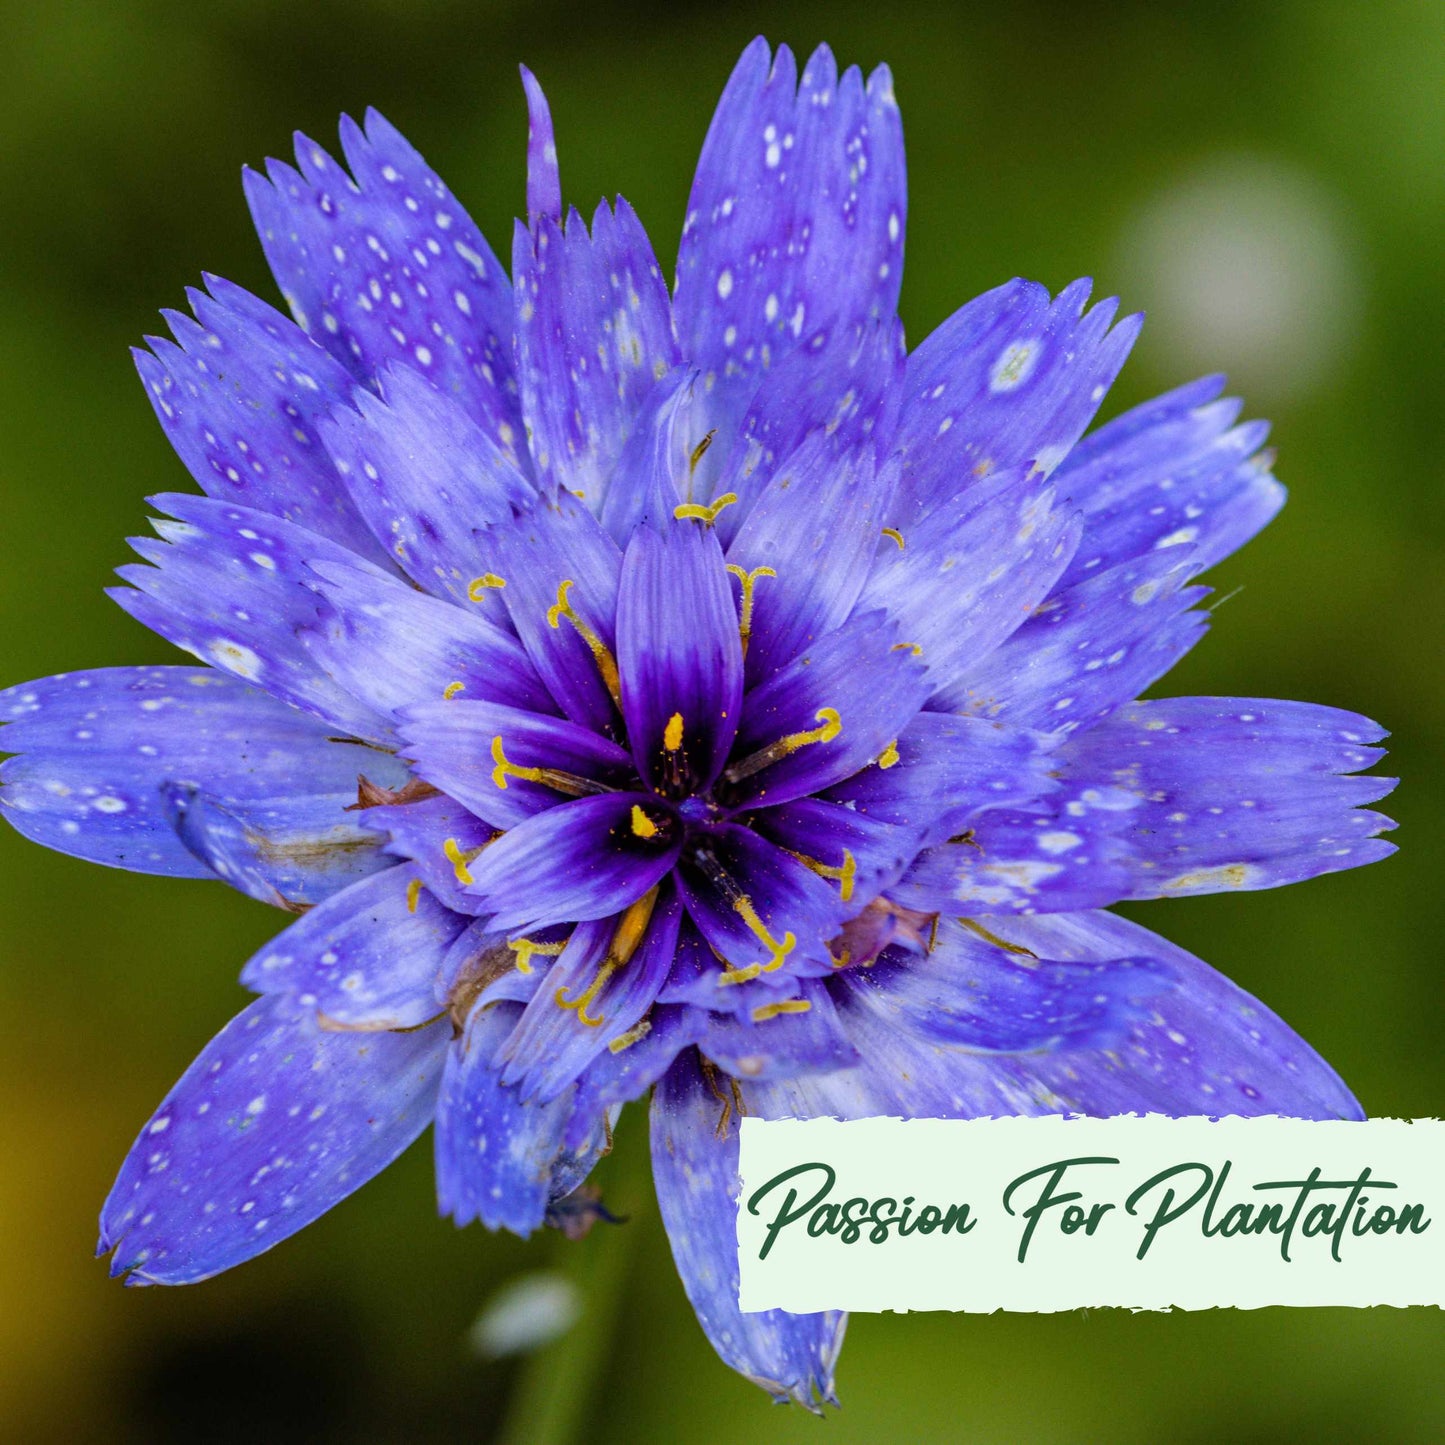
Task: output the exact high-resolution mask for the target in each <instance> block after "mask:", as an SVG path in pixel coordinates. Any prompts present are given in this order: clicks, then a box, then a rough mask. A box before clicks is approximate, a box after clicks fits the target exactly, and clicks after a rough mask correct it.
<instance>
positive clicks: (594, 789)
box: [492, 733, 613, 798]
mask: <svg viewBox="0 0 1445 1445" xmlns="http://www.w3.org/2000/svg"><path fill="white" fill-rule="evenodd" d="M492 761H493V762H494V763H495V764H496V767H494V768H493V769H492V781H493V782H494V783H495V784H496V785H497V786H498V787H499V788H501V789H503V790H504V791H505V790H506V786H507V779H508V778H519V779H520V780H521V781H522V782H524V783H541V785H542V786H543V787H544V788H553V789H555V790H556V791H557V792H559V793H567V794H569V795H570V796H571V797H574V798H585V797H587V796H589V795H590V794H592V793H610V792H612V791H613V789H611V788H609V787H608V786H607V784H606V783H599V782H595V781H594V780H593V779H591V778H584V777H580V776H579V775H578V774H576V773H564V772H562V771H561V769H560V768H521V767H518V766H517V765H516V764H515V763H512V762H508V761H507V753H506V749H505V748H504V747H503V744H502V735H501V734H500V733H498V734H497V736H496V737H494V738H493V739H492Z"/></svg>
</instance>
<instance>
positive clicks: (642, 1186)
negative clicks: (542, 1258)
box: [497, 1108, 651, 1445]
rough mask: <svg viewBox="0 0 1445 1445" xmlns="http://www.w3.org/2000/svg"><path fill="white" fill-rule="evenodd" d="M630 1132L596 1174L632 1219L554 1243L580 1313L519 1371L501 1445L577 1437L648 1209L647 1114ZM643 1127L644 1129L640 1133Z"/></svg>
mask: <svg viewBox="0 0 1445 1445" xmlns="http://www.w3.org/2000/svg"><path fill="white" fill-rule="evenodd" d="M628 1114H629V1115H632V1116H635V1117H629V1118H628V1119H627V1123H628V1124H630V1125H632V1128H630V1129H628V1130H626V1134H625V1136H619V1139H618V1143H617V1148H616V1149H615V1150H614V1151H613V1152H612V1154H610V1155H609V1156H608V1158H607V1159H606V1160H604V1161H603V1164H602V1166H601V1167H600V1168H599V1169H598V1171H597V1177H598V1181H599V1182H600V1183H601V1185H602V1187H603V1198H604V1200H605V1202H606V1203H607V1205H608V1207H609V1208H612V1209H613V1210H615V1211H617V1212H619V1213H624V1214H629V1215H631V1216H633V1222H630V1223H628V1224H624V1225H621V1226H614V1225H609V1224H606V1223H601V1224H598V1225H597V1226H596V1227H595V1228H594V1229H592V1231H591V1232H590V1233H589V1234H588V1235H587V1237H586V1238H585V1239H581V1240H577V1241H575V1242H574V1241H571V1240H567V1239H564V1238H562V1237H560V1236H558V1237H557V1238H556V1239H554V1240H553V1241H552V1246H553V1255H554V1258H555V1261H556V1264H557V1267H558V1268H559V1269H561V1270H563V1271H564V1272H565V1273H566V1274H567V1275H569V1276H570V1277H571V1279H572V1280H573V1281H574V1282H575V1284H576V1285H577V1288H578V1289H579V1290H580V1291H581V1294H582V1313H581V1316H580V1317H579V1319H578V1320H577V1323H576V1324H575V1325H573V1327H572V1328H571V1329H570V1330H568V1331H567V1333H566V1334H565V1335H563V1336H562V1337H561V1338H560V1339H558V1340H555V1341H553V1343H551V1344H550V1345H546V1346H544V1347H543V1348H542V1349H540V1350H538V1351H537V1352H536V1353H535V1354H534V1355H532V1356H531V1358H530V1359H528V1360H527V1362H526V1364H525V1365H524V1366H523V1368H522V1372H521V1377H520V1378H519V1379H518V1381H517V1384H516V1387H515V1389H514V1390H513V1393H512V1399H511V1402H510V1404H509V1406H508V1409H507V1415H506V1419H505V1420H504V1422H503V1425H502V1429H501V1432H500V1433H499V1434H498V1436H497V1440H498V1442H499V1445H571V1442H572V1441H574V1440H576V1439H578V1438H579V1435H580V1434H581V1430H580V1427H581V1425H582V1422H583V1419H584V1416H585V1412H586V1409H587V1406H588V1404H589V1402H590V1401H591V1400H592V1398H593V1396H594V1394H595V1392H596V1388H597V1384H598V1381H599V1379H600V1376H601V1374H602V1371H603V1368H604V1366H605V1365H606V1364H607V1360H608V1356H609V1355H610V1353H611V1349H612V1342H613V1340H614V1339H615V1337H616V1324H617V1318H618V1315H619V1312H620V1310H621V1306H622V1296H623V1291H624V1288H625V1286H626V1282H627V1275H628V1268H629V1266H630V1264H631V1260H632V1255H633V1251H634V1247H635V1246H634V1241H635V1239H636V1238H637V1235H638V1233H639V1232H640V1231H639V1226H638V1223H637V1222H636V1216H637V1215H638V1214H639V1213H640V1212H641V1211H642V1210H644V1209H646V1208H648V1207H649V1205H650V1203H651V1190H650V1188H649V1186H648V1177H649V1169H648V1151H647V1133H646V1111H645V1110H642V1109H635V1108H634V1109H630V1110H628ZM639 1126H641V1127H639Z"/></svg>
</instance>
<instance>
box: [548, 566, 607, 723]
mask: <svg viewBox="0 0 1445 1445" xmlns="http://www.w3.org/2000/svg"><path fill="white" fill-rule="evenodd" d="M572 586H573V582H572V579H571V578H570V577H567V578H564V579H563V581H561V582H559V583H558V584H557V600H556V602H554V603H553V604H552V606H551V607H549V608H548V609H547V626H548V627H551V628H553V629H554V630H555V629H556V628H559V627H561V625H562V619H563V618H564V617H565V618H566V619H567V621H568V622H570V623H571V624H572V626H573V627H575V628H576V629H577V635H578V637H580V638H581V639H582V641H583V642H585V643H586V644H587V650H588V651H589V652H590V653H591V654H592V660H593V661H594V662H595V663H596V664H597V671H598V672H600V673H601V674H602V681H603V682H604V683H605V684H606V686H607V691H608V692H609V693H611V694H612V701H613V702H615V703H616V704H617V706H618V707H619V708H620V707H621V706H622V684H621V681H620V679H619V677H618V674H617V659H616V658H615V657H613V655H612V654H611V653H610V652H609V651H608V650H607V644H606V643H605V642H603V641H602V639H601V638H600V637H598V635H597V634H596V633H595V632H594V631H593V630H592V629H591V628H590V627H589V626H588V625H587V624H586V623H585V622H584V621H583V620H582V619H581V618H580V617H578V615H577V614H576V613H575V612H574V611H573V610H572V604H571V603H570V602H569V601H568V600H567V594H568V592H570V591H571V589H572Z"/></svg>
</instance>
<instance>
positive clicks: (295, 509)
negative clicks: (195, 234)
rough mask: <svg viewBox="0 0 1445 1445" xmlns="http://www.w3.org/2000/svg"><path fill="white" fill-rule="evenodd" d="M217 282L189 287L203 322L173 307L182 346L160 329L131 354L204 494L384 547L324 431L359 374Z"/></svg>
mask: <svg viewBox="0 0 1445 1445" xmlns="http://www.w3.org/2000/svg"><path fill="white" fill-rule="evenodd" d="M209 286H210V290H211V293H212V294H211V295H209V296H208V295H207V294H206V293H205V292H203V291H192V292H191V293H190V298H191V304H192V306H193V308H194V309H195V313H196V316H197V318H198V320H197V321H192V320H191V319H190V317H188V316H185V315H183V314H181V313H176V312H172V313H170V321H171V329H172V331H173V332H174V333H175V336H176V341H177V342H179V343H180V344H179V345H175V344H173V343H171V342H169V341H166V340H163V339H160V338H152V339H151V343H150V344H151V351H149V352H147V351H141V350H139V349H136V350H135V351H134V352H133V353H132V354H133V355H134V357H135V363H136V369H137V370H138V371H139V372H140V375H141V380H142V381H143V382H144V383H145V388H146V391H147V393H148V394H149V396H150V400H151V405H152V406H153V407H154V408H155V412H156V417H157V418H158V419H159V421H160V424H161V427H162V429H163V430H164V431H165V434H166V436H167V437H168V438H169V440H170V443H171V445H172V446H173V447H175V449H176V453H177V455H179V457H180V459H181V460H182V461H183V462H184V463H185V464H186V466H187V467H188V468H189V470H190V473H191V475H192V476H193V477H194V478H195V479H196V481H197V482H198V483H199V484H200V487H201V490H202V491H204V492H205V493H206V494H207V495H208V496H212V497H215V498H217V499H218V500H219V501H223V502H237V503H240V504H241V505H242V506H247V507H254V508H256V509H257V510H258V511H261V512H267V513H269V514H271V515H272V516H276V517H283V518H285V520H287V521H288V522H295V523H296V524H297V525H298V526H302V527H307V528H309V529H310V530H311V531H313V532H318V533H320V534H321V535H322V536H324V537H328V538H330V539H331V540H332V541H334V542H339V543H340V544H341V545H342V546H344V547H349V548H351V550H352V551H355V552H359V553H361V554H362V555H363V556H367V557H372V558H377V557H380V556H381V555H383V554H382V552H381V549H379V548H378V547H377V545H376V542H375V541H374V539H373V538H372V536H371V534H370V532H369V531H368V529H367V527H366V524H365V523H364V522H363V521H362V519H361V517H360V515H359V514H358V512H357V510H356V508H355V507H354V506H353V505H352V502H351V498H350V497H349V496H348V495H347V491H346V488H345V486H344V485H343V484H342V482H341V479H340V477H338V476H337V474H336V469H335V467H333V466H332V464H331V459H330V458H329V457H328V456H327V454H326V450H325V448H324V447H323V446H322V445H321V440H320V436H319V425H318V424H319V423H320V422H321V421H322V419H323V418H324V417H325V416H326V415H327V413H328V412H329V411H330V410H331V408H332V407H334V406H338V405H340V404H341V403H343V402H344V401H345V400H346V398H347V396H348V395H349V394H350V391H351V386H352V380H351V377H350V376H349V375H348V374H347V372H346V370H345V368H344V367H342V366H340V365H338V364H337V363H336V362H335V361H334V360H333V359H332V358H331V357H330V356H328V355H327V353H326V352H325V351H323V350H322V349H321V348H320V347H319V346H317V345H316V344H315V343H314V342H313V341H312V340H311V339H310V338H309V337H308V336H307V335H306V334H305V333H304V332H303V331H302V330H301V329H300V328H299V327H297V326H296V325H294V324H293V323H292V322H291V321H288V320H287V319H286V317H284V316H282V315H281V313H280V312H279V311H274V310H272V308H271V307H269V306H267V305H266V303H265V302H264V301H260V300H258V299H257V298H256V297H254V296H252V295H250V294H249V293H247V292H245V291H243V290H242V289H241V288H240V287H239V286H233V285H231V284H230V282H227V281H222V280H221V279H220V278H218V277H210V278H209Z"/></svg>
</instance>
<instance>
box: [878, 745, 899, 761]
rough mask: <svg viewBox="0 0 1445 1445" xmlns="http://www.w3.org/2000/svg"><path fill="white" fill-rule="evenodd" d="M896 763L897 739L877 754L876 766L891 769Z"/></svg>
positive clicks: (897, 759) (897, 758)
mask: <svg viewBox="0 0 1445 1445" xmlns="http://www.w3.org/2000/svg"><path fill="white" fill-rule="evenodd" d="M898 761H899V757H898V739H897V738H894V739H893V741H892V742H891V743H889V744H888V746H887V747H886V748H884V749H883V751H882V752H881V753H879V754H878V766H879V767H880V768H891V767H892V766H893V765H894V764H895V763H897V762H898Z"/></svg>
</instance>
